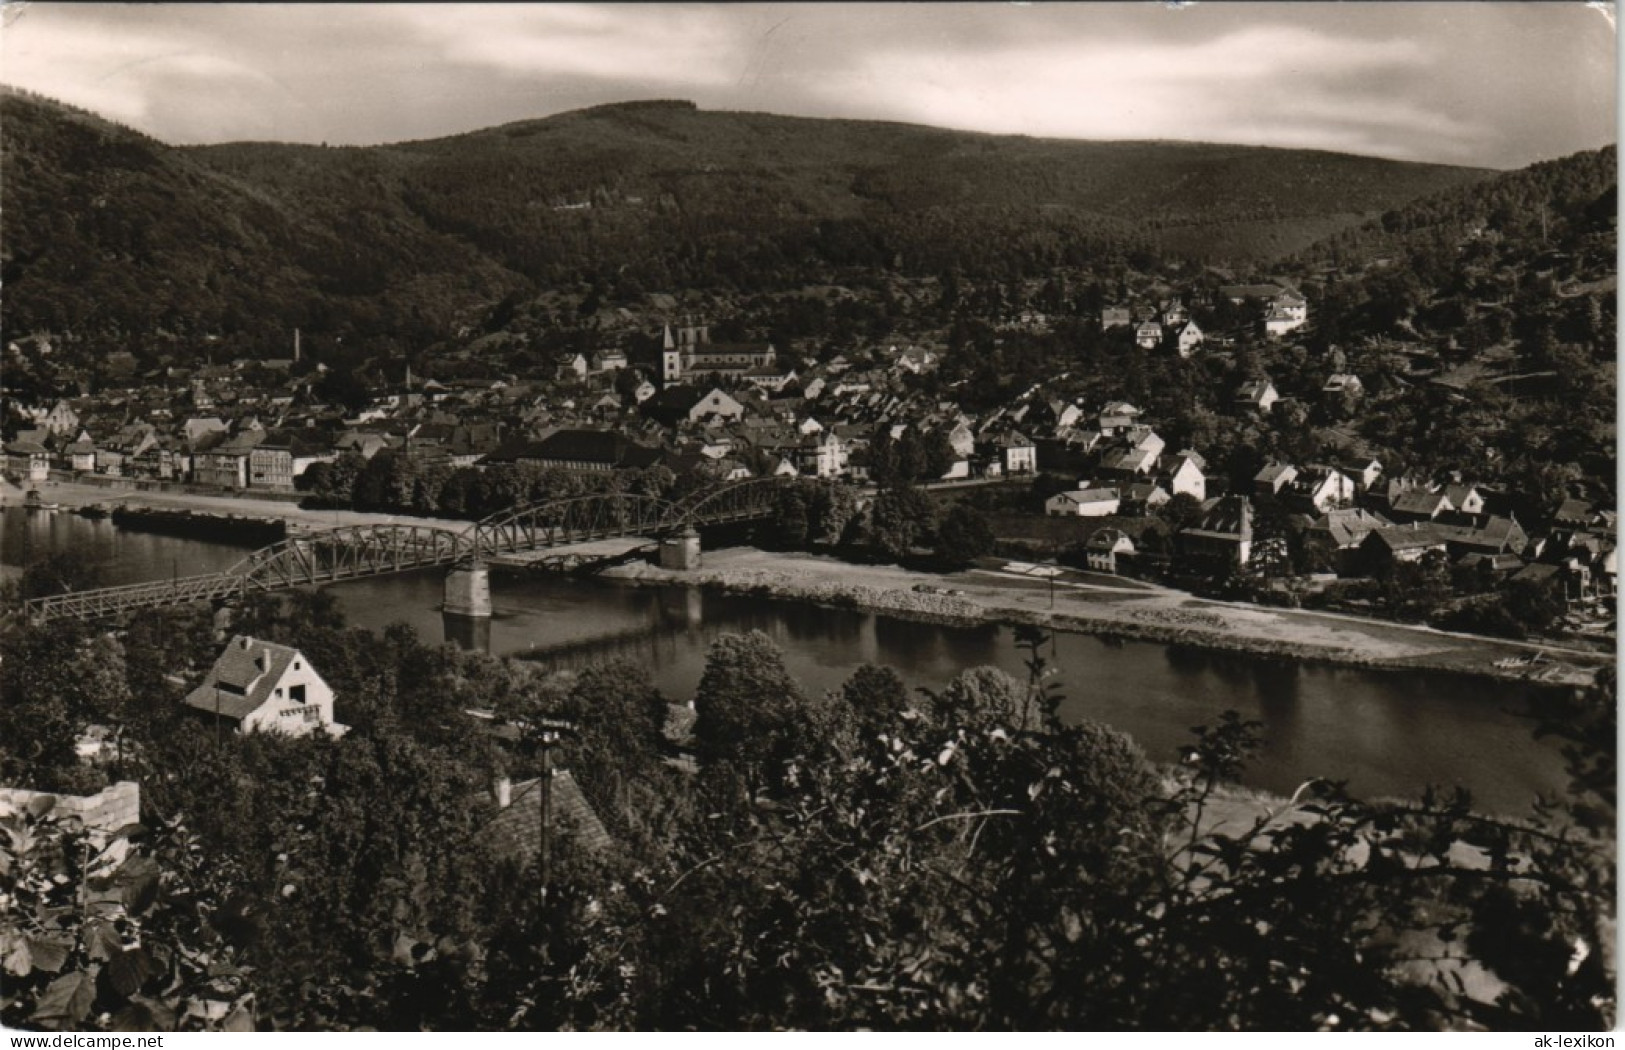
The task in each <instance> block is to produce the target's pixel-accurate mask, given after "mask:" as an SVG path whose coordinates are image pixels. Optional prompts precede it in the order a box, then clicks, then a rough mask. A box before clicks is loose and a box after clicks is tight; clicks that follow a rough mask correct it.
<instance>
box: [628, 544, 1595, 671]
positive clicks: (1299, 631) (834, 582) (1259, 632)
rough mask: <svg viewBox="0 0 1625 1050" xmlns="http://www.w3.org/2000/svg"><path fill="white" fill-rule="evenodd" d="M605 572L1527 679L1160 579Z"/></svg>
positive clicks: (1466, 655)
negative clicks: (1129, 583) (1138, 586)
mask: <svg viewBox="0 0 1625 1050" xmlns="http://www.w3.org/2000/svg"><path fill="white" fill-rule="evenodd" d="M606 575H609V576H611V577H614V578H618V579H626V580H635V581H642V582H647V583H660V584H666V583H686V584H690V585H694V586H700V587H706V588H713V589H717V590H722V591H727V592H732V593H740V594H758V595H767V596H772V597H777V598H784V599H788V600H792V601H806V602H814V603H817V604H822V605H829V606H835V607H841V608H856V609H864V610H868V611H871V612H877V613H884V614H887V615H892V616H897V617H900V618H904V619H913V620H922V621H929V622H936V623H958V624H970V623H985V622H997V623H1030V624H1035V625H1039V626H1044V627H1050V628H1054V629H1057V630H1066V631H1077V632H1080V633H1084V634H1095V635H1106V636H1113V637H1118V638H1124V639H1131V640H1137V641H1149V642H1160V643H1165V644H1182V645H1191V646H1196V647H1200V648H1204V649H1216V650H1227V651H1233V652H1247V653H1254V654H1261V655H1266V656H1275V657H1280V658H1283V659H1291V660H1308V661H1321V662H1327V663H1336V664H1343V665H1349V666H1359V667H1383V668H1412V669H1417V670H1436V671H1449V672H1452V673H1458V674H1473V675H1482V676H1485V677H1489V678H1495V679H1500V680H1506V681H1513V680H1516V681H1528V680H1530V676H1529V673H1528V672H1527V671H1522V672H1520V671H1512V670H1508V669H1505V668H1499V667H1496V666H1495V661H1498V660H1505V659H1508V658H1509V657H1525V656H1528V655H1529V653H1530V652H1531V651H1532V647H1530V646H1527V645H1523V644H1520V643H1515V642H1502V641H1498V640H1496V639H1489V638H1477V637H1471V636H1463V635H1454V634H1447V633H1443V632H1439V631H1433V630H1430V629H1427V628H1419V627H1409V626H1406V625H1402V624H1388V623H1378V622H1371V621H1361V620H1356V619H1354V618H1351V617H1341V616H1333V615H1327V614H1321V613H1314V612H1305V611H1302V610H1281V609H1264V608H1259V607H1255V606H1247V605H1238V604H1233V603H1228V602H1215V601H1206V600H1202V599H1197V598H1192V597H1191V596H1189V595H1187V594H1184V593H1183V592H1179V591H1172V590H1166V589H1161V588H1147V589H1145V590H1133V591H1125V590H1121V589H1118V588H1113V587H1106V586H1096V585H1092V584H1090V583H1088V582H1073V581H1069V580H1064V581H1061V582H1058V583H1057V584H1056V586H1055V587H1054V589H1053V593H1052V591H1051V588H1050V586H1049V584H1048V582H1047V581H1046V582H1038V581H1035V580H1033V579H1030V578H1022V577H1019V576H1013V575H1012V576H1006V575H1004V574H1000V573H994V572H981V571H972V572H968V573H960V574H955V575H953V576H947V577H944V576H938V575H933V574H929V573H921V572H913V571H910V570H907V569H903V568H899V567H898V566H895V565H853V564H849V563H847V562H843V561H839V560H837V559H834V558H827V557H820V556H817V555H810V554H786V553H771V552H765V551H758V550H754V549H750V548H732V549H727V550H721V551H714V552H713V551H708V552H706V554H705V556H704V564H703V565H702V567H701V568H700V569H698V570H695V571H693V572H686V573H684V572H673V571H669V570H665V569H661V568H658V567H657V566H654V565H647V564H634V565H626V566H621V567H618V568H615V569H612V570H610V571H609V572H608V573H606ZM916 588H921V589H918V590H917V589H916ZM944 591H952V592H954V593H942V592H944ZM1547 651H1548V652H1552V651H1551V650H1549V649H1548V650H1547ZM1555 655H1559V657H1560V658H1559V659H1555V660H1553V661H1552V662H1550V663H1544V664H1542V665H1541V668H1542V671H1541V675H1542V678H1541V679H1540V680H1544V681H1548V682H1551V683H1552V684H1583V683H1585V682H1588V681H1589V680H1590V679H1591V677H1592V675H1593V674H1594V673H1595V670H1596V668H1597V667H1599V666H1601V665H1602V664H1603V663H1604V662H1605V661H1606V658H1605V657H1601V656H1596V655H1593V654H1582V653H1574V654H1569V653H1561V654H1555Z"/></svg>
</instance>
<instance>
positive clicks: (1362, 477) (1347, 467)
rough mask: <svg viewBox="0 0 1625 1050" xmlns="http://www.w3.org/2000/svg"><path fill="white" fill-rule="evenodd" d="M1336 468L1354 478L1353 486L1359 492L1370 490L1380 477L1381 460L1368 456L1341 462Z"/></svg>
mask: <svg viewBox="0 0 1625 1050" xmlns="http://www.w3.org/2000/svg"><path fill="white" fill-rule="evenodd" d="M1337 469H1339V470H1341V471H1342V472H1343V473H1345V474H1347V475H1348V476H1349V477H1351V478H1353V479H1354V487H1355V489H1356V491H1359V492H1368V491H1370V489H1371V486H1373V485H1375V484H1376V483H1377V479H1378V478H1380V477H1382V462H1381V461H1380V460H1375V459H1372V458H1370V457H1367V458H1365V459H1361V460H1353V461H1350V462H1347V463H1343V464H1341V465H1339V467H1338V468H1337Z"/></svg>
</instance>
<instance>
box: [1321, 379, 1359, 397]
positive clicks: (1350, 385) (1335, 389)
mask: <svg viewBox="0 0 1625 1050" xmlns="http://www.w3.org/2000/svg"><path fill="white" fill-rule="evenodd" d="M1320 392H1321V393H1322V394H1323V395H1325V397H1326V398H1327V399H1328V400H1332V401H1341V400H1342V399H1344V398H1352V397H1359V396H1360V395H1361V394H1363V393H1365V384H1363V383H1361V382H1360V377H1359V376H1357V375H1350V374H1349V373H1347V372H1334V373H1332V376H1331V378H1329V379H1327V380H1326V385H1324V386H1322V387H1321V388H1320Z"/></svg>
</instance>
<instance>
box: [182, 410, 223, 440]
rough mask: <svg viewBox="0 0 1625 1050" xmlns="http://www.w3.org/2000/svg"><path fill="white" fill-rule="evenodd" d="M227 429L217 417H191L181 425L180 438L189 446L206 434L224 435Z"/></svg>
mask: <svg viewBox="0 0 1625 1050" xmlns="http://www.w3.org/2000/svg"><path fill="white" fill-rule="evenodd" d="M229 429H231V428H229V427H227V426H226V424H225V421H224V420H222V419H221V418H220V417H219V416H193V417H191V418H190V419H188V420H187V421H186V422H184V423H182V424H181V438H182V439H183V440H185V441H186V443H187V444H189V445H190V444H195V443H197V442H198V441H200V440H202V439H203V437H204V436H205V435H207V434H224V433H226V431H227V430H229Z"/></svg>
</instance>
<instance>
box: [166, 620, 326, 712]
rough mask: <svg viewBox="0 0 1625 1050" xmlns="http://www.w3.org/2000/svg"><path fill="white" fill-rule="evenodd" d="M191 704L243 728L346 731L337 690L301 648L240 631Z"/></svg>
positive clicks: (193, 694)
mask: <svg viewBox="0 0 1625 1050" xmlns="http://www.w3.org/2000/svg"><path fill="white" fill-rule="evenodd" d="M183 702H184V703H185V704H186V706H187V707H189V708H191V709H192V710H194V711H197V712H199V713H201V714H203V715H212V716H214V717H215V718H217V719H220V720H221V721H223V722H225V723H228V724H230V725H231V726H232V727H233V728H234V729H235V731H236V732H238V733H266V732H270V733H285V734H287V735H289V736H309V735H310V734H312V733H318V732H321V733H327V734H328V735H329V736H343V735H344V734H345V733H346V732H348V731H349V727H348V726H344V725H340V724H339V723H337V722H335V721H333V690H332V688H331V687H330V686H329V685H328V684H327V683H326V682H325V681H323V680H322V676H321V675H319V674H317V673H316V669H315V668H314V667H312V666H310V661H309V660H307V659H305V657H304V654H303V653H301V652H300V651H299V650H297V649H293V648H290V647H288V646H286V645H278V644H276V643H274V642H266V641H261V640H260V639H258V638H250V637H249V636H247V635H241V634H240V635H237V636H236V637H234V638H233V639H232V640H231V643H230V644H229V645H227V646H226V648H225V651H224V652H222V653H221V654H220V657H219V659H217V660H215V662H214V666H213V667H211V668H210V669H209V673H208V674H207V675H206V676H205V677H204V679H203V684H201V685H199V686H198V687H197V688H196V689H193V690H192V691H191V692H190V693H188V694H187V695H186V699H185V700H184V701H183Z"/></svg>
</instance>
